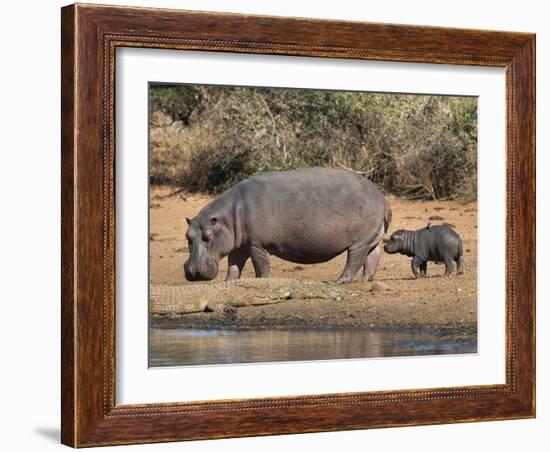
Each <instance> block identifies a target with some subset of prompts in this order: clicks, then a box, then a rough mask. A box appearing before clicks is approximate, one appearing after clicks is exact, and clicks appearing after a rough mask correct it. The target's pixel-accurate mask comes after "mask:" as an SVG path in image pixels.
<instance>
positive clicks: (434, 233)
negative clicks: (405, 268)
mask: <svg viewBox="0 0 550 452" xmlns="http://www.w3.org/2000/svg"><path fill="white" fill-rule="evenodd" d="M384 242H385V243H384V251H385V252H386V253H390V254H394V253H401V254H406V255H407V256H409V257H412V260H411V268H412V272H413V274H414V277H415V278H418V277H419V276H420V277H421V278H423V277H425V276H426V275H427V270H428V261H433V262H443V263H445V276H450V274H451V273H452V271H453V261H454V262H456V273H457V274H458V275H460V274H462V273H463V266H464V258H463V256H462V240H460V236H459V235H458V234H457V233H456V231H455V230H454V229H452V228H451V227H449V226H448V225H442V226H432V225H431V224H428V226H426V227H425V228H423V229H419V230H417V231H407V230H404V229H399V230H398V231H395V232H394V233H393V234H392V235H391V236H390V238H389V239H388V240H385V241H384ZM419 269H420V272H419V271H418V270H419Z"/></svg>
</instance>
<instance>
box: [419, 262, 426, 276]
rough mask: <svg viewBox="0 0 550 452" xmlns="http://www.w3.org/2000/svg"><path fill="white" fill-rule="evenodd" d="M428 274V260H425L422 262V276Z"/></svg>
mask: <svg viewBox="0 0 550 452" xmlns="http://www.w3.org/2000/svg"><path fill="white" fill-rule="evenodd" d="M426 276H428V262H423V263H422V264H420V277H421V278H425V277H426Z"/></svg>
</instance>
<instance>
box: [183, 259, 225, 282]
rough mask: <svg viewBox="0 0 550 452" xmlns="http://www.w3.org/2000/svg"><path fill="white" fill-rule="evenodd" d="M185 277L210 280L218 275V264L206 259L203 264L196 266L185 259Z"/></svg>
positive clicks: (194, 279)
mask: <svg viewBox="0 0 550 452" xmlns="http://www.w3.org/2000/svg"><path fill="white" fill-rule="evenodd" d="M183 269H184V271H185V278H186V279H187V280H188V281H210V280H212V279H214V278H215V277H216V276H217V275H218V265H217V264H216V263H215V262H213V261H211V260H208V261H206V263H205V264H204V265H200V266H196V265H193V264H192V263H191V262H189V261H186V262H185V264H183Z"/></svg>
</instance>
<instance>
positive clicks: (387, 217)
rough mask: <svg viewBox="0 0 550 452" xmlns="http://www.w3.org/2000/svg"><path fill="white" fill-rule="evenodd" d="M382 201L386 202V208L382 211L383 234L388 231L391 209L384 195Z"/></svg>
mask: <svg viewBox="0 0 550 452" xmlns="http://www.w3.org/2000/svg"><path fill="white" fill-rule="evenodd" d="M384 202H385V204H386V210H385V212H384V234H385V233H386V232H388V229H389V228H390V224H391V219H392V211H391V207H390V202H389V201H388V198H386V197H384Z"/></svg>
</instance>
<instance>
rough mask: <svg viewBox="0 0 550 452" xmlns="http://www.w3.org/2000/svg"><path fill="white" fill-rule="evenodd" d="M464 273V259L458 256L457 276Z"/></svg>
mask: <svg viewBox="0 0 550 452" xmlns="http://www.w3.org/2000/svg"><path fill="white" fill-rule="evenodd" d="M463 273H464V257H463V256H458V258H457V260H456V274H457V275H462V274H463Z"/></svg>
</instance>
